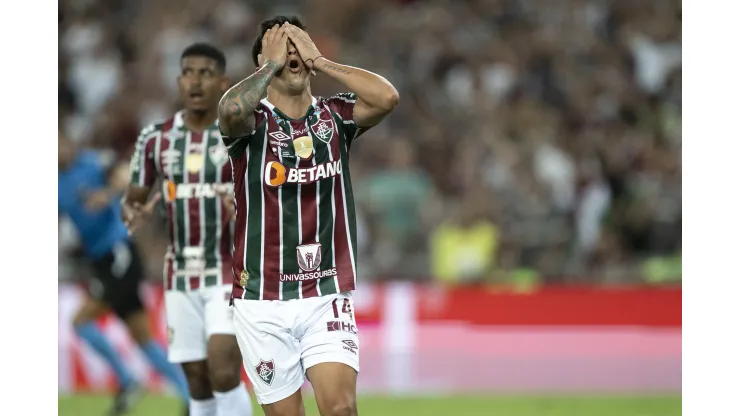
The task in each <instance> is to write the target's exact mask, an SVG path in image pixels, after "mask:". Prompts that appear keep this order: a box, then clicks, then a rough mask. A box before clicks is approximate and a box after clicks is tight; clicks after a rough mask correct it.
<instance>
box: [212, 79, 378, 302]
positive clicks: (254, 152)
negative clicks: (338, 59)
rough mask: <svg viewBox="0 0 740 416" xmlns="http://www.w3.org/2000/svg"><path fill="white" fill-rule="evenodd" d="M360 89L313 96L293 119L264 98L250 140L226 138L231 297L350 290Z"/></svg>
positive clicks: (354, 243) (268, 297) (353, 279)
mask: <svg viewBox="0 0 740 416" xmlns="http://www.w3.org/2000/svg"><path fill="white" fill-rule="evenodd" d="M355 100H356V96H355V95H354V94H351V93H343V94H337V95H335V96H333V97H331V98H328V99H324V98H314V99H313V102H312V105H311V106H310V107H309V109H308V111H306V114H305V115H304V116H303V117H302V118H300V119H297V120H296V119H291V118H289V117H288V116H286V115H285V114H283V113H282V112H281V111H280V110H279V109H277V108H275V106H274V105H272V104H271V103H270V102H269V101H267V99H263V100H262V101H261V102H260V105H259V106H258V108H257V109H256V110H255V112H254V116H255V126H256V127H255V129H254V131H253V132H252V133H251V134H250V135H249V136H247V137H243V138H236V140H235V141H233V142H232V140H231V139H225V141H226V143H230V144H229V157H230V158H231V165H232V168H233V175H234V195H235V198H236V211H237V214H236V225H235V231H234V263H233V272H234V287H233V291H232V297H233V298H242V299H260V300H289V299H301V298H309V297H314V296H323V295H328V294H332V293H337V292H344V291H348V290H353V289H354V288H355V283H356V277H357V267H356V265H357V240H356V238H357V228H356V221H355V203H354V198H353V196H352V181H351V178H350V173H349V164H348V162H349V150H350V146H351V145H352V141H353V140H354V139H355V138H357V137H358V136H359V135H360V134H362V133H363V132H364V130H365V129H362V128H358V126H357V125H356V124H355V122H354V117H353V113H354V106H355Z"/></svg>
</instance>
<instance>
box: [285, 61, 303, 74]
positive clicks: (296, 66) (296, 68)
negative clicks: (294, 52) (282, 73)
mask: <svg viewBox="0 0 740 416" xmlns="http://www.w3.org/2000/svg"><path fill="white" fill-rule="evenodd" d="M288 70H289V71H290V72H292V73H294V74H300V73H301V71H303V64H302V63H301V60H300V59H298V58H291V59H290V61H288Z"/></svg>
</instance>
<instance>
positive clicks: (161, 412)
mask: <svg viewBox="0 0 740 416" xmlns="http://www.w3.org/2000/svg"><path fill="white" fill-rule="evenodd" d="M109 403H110V398H108V397H104V396H71V397H60V398H59V415H60V416H102V415H104V412H105V410H106V409H107V407H108V405H109ZM359 410H360V415H362V416H394V415H404V416H405V415H421V416H453V415H454V416H498V415H502V416H678V415H681V396H680V395H675V396H658V397H596V396H583V397H564V396H551V397H525V396H519V397H517V396H511V397H508V396H470V397H465V396H450V397H403V398H399V397H383V396H362V397H360V399H359ZM306 411H307V415H308V416H318V414H319V412H318V410H317V409H316V404H315V403H314V402H313V401H312V400H310V399H309V401H308V403H307V404H306ZM181 414H182V409H181V408H180V407H179V405H178V403H177V401H175V400H174V399H172V398H168V397H161V396H155V395H150V396H146V397H145V398H144V399H143V400H142V401H141V403H140V404H139V405H138V406H137V408H136V410H135V411H133V412H132V413H130V415H131V416H170V415H172V416H180V415H181ZM254 414H255V415H262V411H260V410H258V408H257V407H255V413H254Z"/></svg>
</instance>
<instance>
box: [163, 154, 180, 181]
mask: <svg viewBox="0 0 740 416" xmlns="http://www.w3.org/2000/svg"><path fill="white" fill-rule="evenodd" d="M181 156H182V153H181V152H180V151H179V150H175V149H165V150H162V151H161V152H160V153H159V158H160V164H161V165H162V170H163V171H164V173H165V175H168V176H170V175H180V174H182V172H181V171H180V157H181Z"/></svg>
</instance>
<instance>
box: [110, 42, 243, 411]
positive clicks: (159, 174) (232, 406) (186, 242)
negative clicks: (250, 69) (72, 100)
mask: <svg viewBox="0 0 740 416" xmlns="http://www.w3.org/2000/svg"><path fill="white" fill-rule="evenodd" d="M180 61H181V70H182V72H181V73H180V75H179V77H178V79H177V82H178V86H179V94H180V99H181V101H182V103H183V104H184V106H185V109H184V110H182V111H179V112H177V113H176V114H175V115H174V117H172V118H170V119H169V120H167V121H165V122H163V123H160V124H156V125H153V126H149V127H146V128H144V129H143V130H142V132H141V135H140V136H139V139H138V141H137V144H136V150H135V152H134V154H133V156H132V157H131V168H130V170H131V178H130V184H129V186H128V189H127V190H126V195H125V197H124V199H123V207H124V217H125V220H126V223H127V225H128V227H129V230H131V232H134V231H135V230H136V228H137V227H139V226H141V224H142V223H143V222H144V221H145V220H146V218H147V217H148V216H149V214H150V212H149V211H147V210H145V209H142V206H143V205H144V204H145V202H146V200H147V198H148V196H149V194H150V192H151V190H152V187H153V185H154V183H155V182H156V181H157V180H158V179H159V180H160V181H161V186H162V190H161V194H162V195H163V198H162V199H163V201H164V205H165V208H166V211H167V218H168V229H169V237H170V244H169V247H168V249H167V253H166V254H165V270H164V278H165V285H166V291H165V309H166V313H167V326H168V335H169V350H168V353H169V359H170V361H172V362H174V363H181V364H182V367H183V369H184V370H185V375H186V377H187V380H188V385H189V387H190V397H191V401H190V414H191V416H213V415H219V416H229V415H239V416H244V415H250V414H251V401H250V399H249V393H248V392H247V390H246V387H245V386H244V384H243V383H242V381H241V367H240V365H241V354H240V352H239V346H238V344H237V342H236V338H235V337H234V323H233V318H232V315H233V311H232V308H230V307H229V294H230V293H231V282H232V280H233V277H232V274H231V257H232V253H231V249H232V245H233V240H232V224H233V221H232V217H233V204H234V199H233V196H231V187H232V184H231V166H230V165H229V163H228V162H229V160H228V154H227V151H226V148H225V147H224V146H223V144H222V143H221V135H220V133H219V131H218V126H217V124H216V120H217V111H218V110H217V106H218V101H219V99H220V97H221V95H222V94H223V92H224V91H226V89H227V88H228V86H229V80H228V78H227V77H226V75H225V71H226V59H225V58H224V55H223V53H222V52H221V51H220V50H218V49H216V48H215V47H213V46H211V45H208V44H194V45H191V46H189V47H188V48H186V49H185V51H183V53H182V56H181V60H180Z"/></svg>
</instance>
